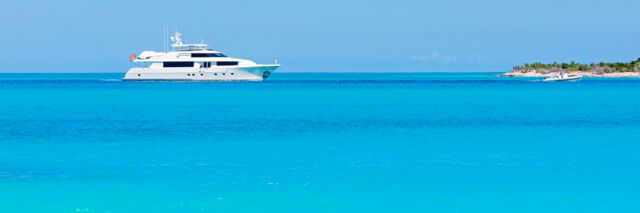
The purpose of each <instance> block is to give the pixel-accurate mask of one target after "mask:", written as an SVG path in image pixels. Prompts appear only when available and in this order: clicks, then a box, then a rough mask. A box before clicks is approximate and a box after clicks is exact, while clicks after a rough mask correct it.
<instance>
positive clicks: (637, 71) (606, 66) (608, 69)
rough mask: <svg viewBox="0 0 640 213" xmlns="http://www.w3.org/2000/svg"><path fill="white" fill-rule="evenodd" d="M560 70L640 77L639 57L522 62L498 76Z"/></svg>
mask: <svg viewBox="0 0 640 213" xmlns="http://www.w3.org/2000/svg"><path fill="white" fill-rule="evenodd" d="M560 72H569V73H571V74H574V75H582V76H585V77H640V58H638V60H635V61H631V62H627V63H620V62H617V63H605V62H600V63H591V64H580V63H576V62H575V61H572V62H571V63H558V62H553V63H552V64H543V63H540V62H536V63H533V64H528V63H526V64H524V66H515V67H513V70H512V71H511V72H508V73H505V74H502V75H500V76H510V77H547V76H554V75H558V73H560Z"/></svg>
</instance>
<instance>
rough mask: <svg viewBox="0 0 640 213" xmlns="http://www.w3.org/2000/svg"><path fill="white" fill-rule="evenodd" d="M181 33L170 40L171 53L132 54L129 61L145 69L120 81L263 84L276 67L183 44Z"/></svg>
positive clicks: (138, 69)
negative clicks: (139, 64) (244, 82)
mask: <svg viewBox="0 0 640 213" xmlns="http://www.w3.org/2000/svg"><path fill="white" fill-rule="evenodd" d="M181 35H182V34H180V33H179V32H176V34H175V35H174V36H173V37H171V41H172V42H173V44H172V45H171V47H172V50H171V51H168V52H154V51H144V52H142V53H141V54H140V55H139V56H136V55H135V53H133V54H132V55H131V56H130V57H129V60H130V61H131V62H136V63H143V64H144V67H134V68H131V69H129V71H128V72H127V73H126V74H125V76H124V78H123V79H122V80H127V81H263V80H265V79H266V78H267V77H269V74H271V73H272V72H273V71H275V70H276V69H277V68H278V67H280V65H279V64H277V59H276V60H274V63H273V64H256V63H255V62H253V61H250V60H246V59H236V58H231V57H228V56H226V55H224V54H222V53H221V52H218V51H213V50H212V49H210V48H209V46H208V45H206V44H204V43H202V44H183V43H182V39H181V38H180V36H181Z"/></svg>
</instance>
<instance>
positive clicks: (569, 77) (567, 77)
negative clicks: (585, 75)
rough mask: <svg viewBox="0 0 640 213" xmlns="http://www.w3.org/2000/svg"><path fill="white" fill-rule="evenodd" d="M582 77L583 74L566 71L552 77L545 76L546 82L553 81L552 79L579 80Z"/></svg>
mask: <svg viewBox="0 0 640 213" xmlns="http://www.w3.org/2000/svg"><path fill="white" fill-rule="evenodd" d="M580 79H582V76H581V75H569V74H567V73H565V72H561V73H560V74H559V75H557V76H551V77H545V78H544V80H542V81H545V82H551V81H579V80H580Z"/></svg>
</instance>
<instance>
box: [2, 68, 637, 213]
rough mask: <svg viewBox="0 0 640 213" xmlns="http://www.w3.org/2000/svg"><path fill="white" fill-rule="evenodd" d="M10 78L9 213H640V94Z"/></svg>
mask: <svg viewBox="0 0 640 213" xmlns="http://www.w3.org/2000/svg"><path fill="white" fill-rule="evenodd" d="M121 77H122V74H0V212H638V211H640V202H639V201H640V130H639V128H640V79H593V78H587V79H584V80H582V81H580V82H573V83H571V82H570V83H543V82H540V81H539V79H535V78H499V77H493V76H489V75H488V74H487V73H465V74H450V73H436V74H282V73H275V74H273V75H272V76H271V77H270V79H268V80H267V81H265V82H223V83H220V82H218V83H215V82H122V81H119V80H118V79H119V78H121Z"/></svg>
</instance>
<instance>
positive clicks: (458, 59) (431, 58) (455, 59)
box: [411, 52, 483, 63]
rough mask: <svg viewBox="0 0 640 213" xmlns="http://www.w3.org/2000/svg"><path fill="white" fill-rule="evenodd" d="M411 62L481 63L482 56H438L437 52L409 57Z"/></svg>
mask: <svg viewBox="0 0 640 213" xmlns="http://www.w3.org/2000/svg"><path fill="white" fill-rule="evenodd" d="M411 60H412V61H419V62H423V63H469V62H471V63H482V62H483V58H482V56H480V55H478V54H476V55H471V56H456V55H446V54H444V55H443V54H440V53H439V52H432V53H431V55H417V56H411Z"/></svg>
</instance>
